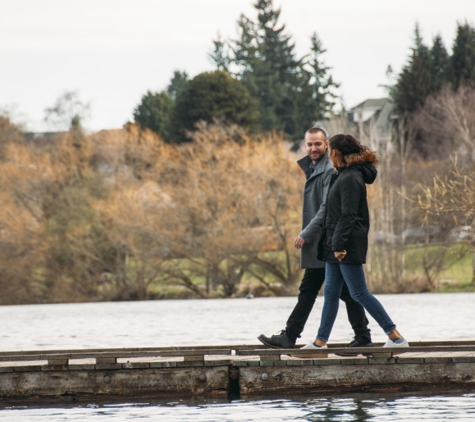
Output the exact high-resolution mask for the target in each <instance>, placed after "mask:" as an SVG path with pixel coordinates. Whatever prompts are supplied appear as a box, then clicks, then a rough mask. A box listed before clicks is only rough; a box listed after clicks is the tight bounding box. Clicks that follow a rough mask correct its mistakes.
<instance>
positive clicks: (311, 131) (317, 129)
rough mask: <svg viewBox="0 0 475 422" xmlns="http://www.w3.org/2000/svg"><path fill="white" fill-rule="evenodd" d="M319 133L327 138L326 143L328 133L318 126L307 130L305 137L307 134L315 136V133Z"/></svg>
mask: <svg viewBox="0 0 475 422" xmlns="http://www.w3.org/2000/svg"><path fill="white" fill-rule="evenodd" d="M317 132H321V133H323V135H324V136H325V141H326V140H327V138H328V135H327V131H326V130H325V129H323V128H322V127H318V126H317V127H316V126H314V127H311V128H310V129H309V130H307V131H306V132H305V135H306V134H307V133H311V134H313V133H317Z"/></svg>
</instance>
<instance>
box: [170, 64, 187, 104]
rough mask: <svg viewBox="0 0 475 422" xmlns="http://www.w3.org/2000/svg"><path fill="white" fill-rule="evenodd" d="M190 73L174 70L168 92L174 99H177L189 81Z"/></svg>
mask: <svg viewBox="0 0 475 422" xmlns="http://www.w3.org/2000/svg"><path fill="white" fill-rule="evenodd" d="M188 80H189V78H188V74H187V73H186V72H180V71H179V70H175V71H174V72H173V77H172V78H171V80H170V83H169V84H168V86H167V92H168V94H169V95H170V97H172V99H174V100H176V97H178V95H179V94H180V92H181V91H183V88H185V86H186V84H187V83H188Z"/></svg>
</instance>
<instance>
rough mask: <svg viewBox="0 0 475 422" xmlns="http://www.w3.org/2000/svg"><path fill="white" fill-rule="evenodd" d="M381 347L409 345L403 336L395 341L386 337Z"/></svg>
mask: <svg viewBox="0 0 475 422" xmlns="http://www.w3.org/2000/svg"><path fill="white" fill-rule="evenodd" d="M383 347H409V343H408V341H407V340H406V339H405V338H404V337H400V338H398V339H397V340H396V341H393V340H392V339H390V338H388V339H387V340H386V343H384V346H383Z"/></svg>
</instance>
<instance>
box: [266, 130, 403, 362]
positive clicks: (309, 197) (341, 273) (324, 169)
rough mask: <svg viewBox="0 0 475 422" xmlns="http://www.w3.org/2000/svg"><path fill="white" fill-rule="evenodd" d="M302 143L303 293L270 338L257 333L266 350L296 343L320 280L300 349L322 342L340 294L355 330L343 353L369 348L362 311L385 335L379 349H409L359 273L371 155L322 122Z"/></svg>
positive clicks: (300, 239) (297, 241) (372, 165)
mask: <svg viewBox="0 0 475 422" xmlns="http://www.w3.org/2000/svg"><path fill="white" fill-rule="evenodd" d="M305 149H306V152H307V156H305V157H304V158H302V159H301V160H299V161H298V165H299V166H300V167H301V168H302V170H303V171H304V172H305V175H306V178H307V180H306V182H305V188H304V194H303V218H302V227H303V229H302V231H301V232H300V234H299V235H298V236H297V237H296V239H295V241H294V246H295V247H296V248H297V249H301V261H300V264H301V267H302V268H304V269H305V272H304V275H303V278H302V281H301V284H300V288H299V291H300V293H299V296H298V301H297V304H296V305H295V308H294V309H293V311H292V313H291V314H290V316H289V318H288V320H287V324H286V327H285V329H284V330H282V331H281V332H280V333H279V334H275V335H273V336H271V337H267V336H265V335H263V334H261V335H260V336H259V337H258V339H259V340H260V341H261V342H262V343H264V344H265V345H266V346H268V347H271V348H281V349H292V348H294V347H295V343H296V340H297V338H298V337H300V334H301V333H302V331H303V329H304V326H305V323H306V322H307V319H308V316H309V315H310V312H311V310H312V308H313V305H314V303H315V299H316V298H317V295H318V292H319V290H320V288H321V287H322V285H323V282H324V281H325V288H324V303H323V309H322V316H321V321H320V328H319V329H318V333H317V336H316V339H315V340H314V341H311V342H310V343H308V344H307V345H306V346H304V347H303V348H304V349H313V350H315V349H320V348H326V347H327V342H328V339H329V338H330V333H331V331H332V328H333V324H334V322H335V319H336V316H337V313H338V307H339V300H340V299H341V300H343V301H344V302H345V304H346V311H347V313H348V320H349V322H350V324H351V327H352V329H353V331H354V339H353V341H351V342H350V343H349V344H348V345H347V347H348V352H345V353H340V355H343V356H356V355H357V354H358V353H357V351H356V350H355V349H354V348H357V347H371V346H373V343H372V340H371V333H370V329H369V328H368V324H369V322H368V319H367V318H366V314H365V310H366V311H367V312H368V313H369V314H370V315H371V316H372V317H373V318H374V320H375V321H376V322H377V323H378V324H379V325H380V327H381V328H382V329H383V331H384V332H385V333H386V334H387V335H388V339H387V341H386V343H385V344H384V347H408V346H409V344H408V342H407V340H406V339H405V338H404V337H403V336H402V335H401V334H400V333H399V331H398V330H397V329H396V325H395V324H394V323H393V321H392V320H391V318H390V317H389V315H388V313H387V312H386V310H385V309H384V308H383V306H382V305H381V303H380V302H379V301H378V299H376V298H375V297H374V296H373V295H372V294H371V293H370V292H369V290H368V288H367V286H366V280H365V275H364V271H363V264H364V263H365V262H366V253H367V250H368V230H369V211H368V203H367V198H366V184H371V183H373V182H374V180H375V179H376V174H377V171H376V164H377V157H376V154H375V153H374V152H373V151H371V150H370V149H368V148H367V147H366V146H364V145H361V144H360V142H358V140H356V139H355V138H354V137H353V136H351V135H344V134H339V135H335V136H333V137H332V138H331V139H330V140H327V134H326V131H325V130H324V129H323V128H320V127H313V128H311V129H309V130H308V131H307V132H306V133H305ZM300 356H302V355H300ZM316 356H319V357H325V355H322V354H318V355H316Z"/></svg>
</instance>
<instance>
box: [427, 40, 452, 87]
mask: <svg viewBox="0 0 475 422" xmlns="http://www.w3.org/2000/svg"><path fill="white" fill-rule="evenodd" d="M430 56H431V65H432V66H431V73H432V75H431V79H432V87H431V91H432V92H438V91H439V90H440V89H441V88H442V87H443V86H444V85H446V84H448V83H449V82H451V81H452V80H453V74H452V65H451V62H450V56H449V53H448V52H447V49H446V48H445V45H444V42H443V41H442V38H441V36H440V35H437V36H436V37H435V38H434V41H433V44H432V48H431V49H430Z"/></svg>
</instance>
